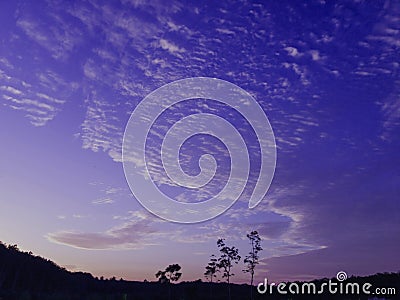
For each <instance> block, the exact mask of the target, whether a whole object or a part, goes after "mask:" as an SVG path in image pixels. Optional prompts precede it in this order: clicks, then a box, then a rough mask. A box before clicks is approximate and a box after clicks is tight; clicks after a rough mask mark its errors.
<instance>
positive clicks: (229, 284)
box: [228, 271, 231, 300]
mask: <svg viewBox="0 0 400 300" xmlns="http://www.w3.org/2000/svg"><path fill="white" fill-rule="evenodd" d="M229 272H230V271H229ZM228 299H229V300H231V283H230V280H229V274H228Z"/></svg>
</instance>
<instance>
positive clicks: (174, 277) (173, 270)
mask: <svg viewBox="0 0 400 300" xmlns="http://www.w3.org/2000/svg"><path fill="white" fill-rule="evenodd" d="M180 270H181V266H180V265H178V264H172V265H169V266H168V267H166V268H165V270H164V271H161V270H160V271H158V272H157V273H156V278H158V282H160V283H168V298H169V299H171V283H172V282H174V281H178V280H179V278H181V276H182V273H180V272H179V271H180Z"/></svg>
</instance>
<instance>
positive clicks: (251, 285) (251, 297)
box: [250, 272, 254, 300]
mask: <svg viewBox="0 0 400 300" xmlns="http://www.w3.org/2000/svg"><path fill="white" fill-rule="evenodd" d="M253 278H254V272H251V280H250V299H251V300H253V299H254V296H253Z"/></svg>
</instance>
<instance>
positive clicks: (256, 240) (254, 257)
mask: <svg viewBox="0 0 400 300" xmlns="http://www.w3.org/2000/svg"><path fill="white" fill-rule="evenodd" d="M247 238H248V239H249V241H250V245H251V250H250V252H249V254H248V255H246V257H245V258H244V263H245V265H246V268H245V269H244V270H243V272H245V273H250V275H251V279H250V299H251V300H253V299H254V297H253V280H254V269H255V268H256V266H257V265H258V258H259V256H258V252H260V251H261V250H262V248H261V238H260V235H259V234H258V232H257V231H255V230H254V231H252V232H250V233H249V234H248V235H247Z"/></svg>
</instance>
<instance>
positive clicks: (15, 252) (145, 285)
mask: <svg viewBox="0 0 400 300" xmlns="http://www.w3.org/2000/svg"><path fill="white" fill-rule="evenodd" d="M349 280H350V281H351V282H354V283H359V284H364V283H366V282H367V283H370V284H372V285H373V287H395V288H396V293H397V294H399V293H400V273H390V274H389V273H383V274H376V275H372V276H368V277H352V278H350V279H349ZM327 281H328V279H321V280H315V281H313V283H315V284H316V285H317V286H320V285H321V284H322V283H323V282H327ZM288 284H289V283H288ZM297 284H301V283H297ZM168 288H169V285H168V283H165V284H161V283H158V282H135V281H125V280H122V279H121V280H116V279H115V278H111V279H102V278H101V279H99V278H95V277H93V276H92V275H91V274H89V273H83V272H70V271H68V270H66V269H65V268H62V267H60V266H58V265H57V264H55V263H54V262H52V261H50V260H48V259H45V258H42V257H39V256H35V255H33V254H32V253H31V252H22V251H20V250H19V249H18V247H17V246H16V245H5V244H3V243H1V242H0V299H1V300H14V299H15V300H20V299H21V300H22V299H24V300H34V299H38V300H39V299H40V300H47V299H52V300H58V299H65V300H67V299H68V300H69V299H79V300H81V299H89V300H97V299H99V300H100V299H102V300H103V299H104V300H128V299H132V300H133V299H135V300H140V299H146V300H147V299H154V300H156V299H159V300H162V299H168ZM249 289H250V287H249V286H248V285H246V284H243V285H237V284H233V285H232V299H233V300H239V299H249ZM226 291H227V284H226V283H213V284H210V283H206V282H202V281H201V280H198V281H195V282H181V283H179V284H174V285H173V286H172V287H171V296H172V297H171V299H190V300H196V299H215V300H217V299H227V293H226ZM255 294H256V297H255V299H400V298H399V296H398V295H396V296H392V297H388V296H387V298H382V297H381V298H373V296H369V297H368V296H365V295H346V296H344V295H330V294H329V293H326V292H325V293H323V294H322V295H318V296H315V295H303V296H300V295H280V294H277V293H276V291H275V293H273V294H272V295H271V294H268V293H266V294H258V293H257V292H256V293H255Z"/></svg>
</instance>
